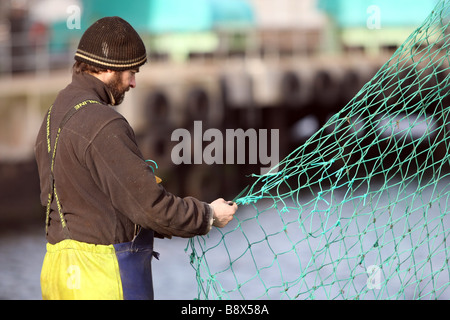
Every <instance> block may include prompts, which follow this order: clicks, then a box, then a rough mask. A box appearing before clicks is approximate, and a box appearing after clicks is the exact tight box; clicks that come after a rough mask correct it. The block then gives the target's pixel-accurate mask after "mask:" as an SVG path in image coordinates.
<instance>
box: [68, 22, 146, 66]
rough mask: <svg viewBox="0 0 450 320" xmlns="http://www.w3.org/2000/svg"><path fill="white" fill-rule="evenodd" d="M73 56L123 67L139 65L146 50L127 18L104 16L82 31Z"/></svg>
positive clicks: (79, 59)
mask: <svg viewBox="0 0 450 320" xmlns="http://www.w3.org/2000/svg"><path fill="white" fill-rule="evenodd" d="M75 60H77V61H81V62H85V63H87V64H90V65H92V66H95V67H98V68H103V69H108V70H114V71H123V70H129V69H134V68H138V67H140V66H142V65H143V64H144V63H145V62H146V61H147V54H146V52H145V46H144V43H143V42H142V39H141V37H140V36H139V34H138V33H137V32H136V30H134V29H133V27H132V26H131V25H130V24H129V23H128V22H126V21H125V20H123V19H122V18H120V17H105V18H102V19H100V20H98V21H97V22H95V23H94V24H93V25H92V26H90V27H89V28H88V29H87V30H86V31H85V32H84V34H83V36H82V37H81V40H80V43H79V45H78V49H77V52H76V53H75Z"/></svg>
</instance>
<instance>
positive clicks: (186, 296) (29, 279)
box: [0, 177, 450, 300]
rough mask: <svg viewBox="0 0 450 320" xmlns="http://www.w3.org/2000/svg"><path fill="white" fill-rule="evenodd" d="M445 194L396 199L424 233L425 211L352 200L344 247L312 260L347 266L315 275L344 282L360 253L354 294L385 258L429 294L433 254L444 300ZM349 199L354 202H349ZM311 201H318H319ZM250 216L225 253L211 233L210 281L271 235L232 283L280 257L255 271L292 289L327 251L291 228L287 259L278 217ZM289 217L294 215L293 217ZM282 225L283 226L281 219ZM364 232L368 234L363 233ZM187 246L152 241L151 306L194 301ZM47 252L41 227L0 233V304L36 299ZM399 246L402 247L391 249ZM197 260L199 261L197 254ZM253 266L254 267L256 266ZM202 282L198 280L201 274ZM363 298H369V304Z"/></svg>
mask: <svg viewBox="0 0 450 320" xmlns="http://www.w3.org/2000/svg"><path fill="white" fill-rule="evenodd" d="M393 183H394V182H393ZM449 188H450V178H448V177H446V178H443V179H441V180H440V181H439V183H437V184H436V185H435V186H433V185H431V187H430V188H427V189H423V190H421V194H420V197H419V195H418V194H417V195H416V196H415V195H414V194H415V192H416V191H417V185H415V184H409V185H408V186H407V187H406V188H405V189H404V190H403V191H402V192H401V193H403V192H404V194H405V195H412V196H411V197H412V198H411V199H412V202H410V203H414V202H417V206H418V207H419V208H420V205H422V204H423V203H425V205H426V206H427V209H426V213H427V220H426V222H427V225H424V226H423V228H421V227H419V226H421V224H422V223H424V220H423V215H424V214H423V210H422V209H419V210H417V211H413V213H414V214H416V216H415V217H414V216H413V215H411V216H410V217H409V218H408V219H404V218H403V213H404V210H406V209H407V208H404V206H405V203H403V204H399V205H397V207H396V210H398V212H397V213H394V212H393V213H392V217H391V218H388V217H386V215H381V213H382V212H381V210H380V209H379V208H383V207H384V208H385V207H386V205H387V203H388V200H389V195H387V194H383V193H382V194H380V196H379V198H374V199H372V200H371V201H373V202H374V204H375V206H374V207H372V209H371V210H372V211H371V212H368V211H365V210H366V208H365V207H364V206H363V205H362V203H363V201H367V202H368V201H369V199H368V198H367V199H363V198H362V197H360V198H355V199H356V201H360V203H359V205H356V206H355V205H354V203H353V202H352V203H346V204H344V205H343V206H342V208H341V209H340V210H341V212H340V214H341V223H342V224H341V227H343V226H345V229H346V232H347V233H346V237H345V239H344V240H343V241H336V242H332V243H330V244H331V246H330V250H329V251H326V252H328V253H327V255H326V256H325V255H320V254H318V255H317V256H316V257H317V258H320V259H323V260H324V261H326V262H330V261H332V260H334V259H336V257H339V256H340V255H341V254H342V250H343V249H345V250H346V251H347V252H348V256H349V257H350V258H351V259H348V260H346V259H344V260H345V263H341V264H339V265H338V266H337V267H336V266H335V268H336V269H335V270H333V265H332V264H331V263H330V264H328V265H324V267H323V269H321V270H320V276H321V277H323V278H324V279H326V278H327V277H329V275H331V274H333V273H334V272H335V273H336V275H337V276H338V277H340V278H345V277H346V276H347V275H348V272H349V270H352V269H353V268H354V265H350V263H353V262H355V261H357V260H358V259H359V258H358V254H359V253H360V250H361V249H364V250H365V251H366V252H367V253H368V254H367V255H366V257H365V265H363V266H362V267H361V270H359V269H358V270H357V271H358V274H359V277H360V279H359V282H355V287H358V288H360V287H361V286H364V285H366V281H367V274H366V270H365V269H364V268H367V267H368V266H370V265H372V264H373V265H377V264H378V262H379V257H382V258H383V260H382V261H383V263H384V267H388V268H393V267H395V266H396V265H397V264H396V261H397V260H396V259H403V258H405V259H407V260H405V261H406V262H405V264H408V265H410V266H411V267H412V269H414V268H416V267H417V268H419V274H420V273H422V275H424V279H425V281H424V282H423V286H428V285H431V284H430V283H429V276H428V275H430V271H432V270H430V269H429V267H423V268H422V269H420V268H421V266H422V262H423V261H425V260H426V258H427V255H429V254H430V253H431V262H432V263H431V265H432V266H433V268H434V269H435V270H434V271H436V268H437V269H439V268H442V269H443V272H441V273H440V274H438V275H436V274H435V276H434V277H435V278H434V279H433V282H435V283H434V287H435V288H436V290H437V291H438V292H441V293H442V294H440V295H439V298H440V299H450V290H449V289H448V288H447V286H448V283H449V282H450V278H449V277H450V275H449V272H448V265H447V262H446V259H447V256H448V252H447V251H448V250H447V248H446V243H447V241H446V238H445V237H446V235H448V226H449V223H450V221H449V220H450V217H447V216H443V217H442V218H440V216H441V214H443V213H445V212H447V211H448V210H449V208H448V205H449V203H450V201H449V198H448V194H450V191H449V190H448V189H449ZM344 196H345V194H344V191H342V192H341V193H339V192H338V191H336V192H335V193H334V195H333V198H326V197H325V196H324V198H323V199H324V200H326V201H327V202H329V203H332V202H333V201H335V203H336V202H337V203H338V202H339V201H341V200H342V199H343V198H344ZM355 196H357V195H356V194H355ZM433 198H438V199H439V200H437V201H436V202H434V203H433V205H432V206H430V207H429V208H428V204H427V202H428V200H431V199H433ZM303 200H304V201H305V202H307V201H309V200H308V199H305V198H304V199H303ZM312 200H313V201H317V199H316V200H314V199H312ZM391 200H392V199H391ZM422 202H423V203H422ZM326 207H327V206H326V205H325V202H323V203H319V202H318V203H317V207H316V209H317V211H316V214H315V215H305V216H302V223H303V227H304V228H306V229H307V228H309V231H310V232H312V234H314V232H319V233H320V230H322V229H321V227H322V225H321V223H323V221H325V220H323V216H322V217H321V216H320V215H321V214H322V215H323V214H324V212H322V211H321V210H323V209H326ZM369 209H370V208H369ZM355 210H358V213H357V214H358V215H359V218H358V220H357V222H358V225H356V224H354V222H355V221H356V220H355V219H349V218H350V217H351V216H352V213H353V212H354V211H355ZM254 214H255V211H254V209H253V208H252V207H250V206H248V207H245V206H244V207H241V208H240V209H239V211H238V215H239V218H240V220H241V221H244V220H245V219H246V218H250V219H249V220H246V221H244V222H243V223H242V225H241V230H242V232H239V230H238V231H237V232H230V233H227V230H230V229H232V228H233V227H235V224H236V220H235V221H234V222H233V223H231V224H230V226H228V227H229V228H228V227H227V228H228V229H224V230H223V233H224V234H225V237H224V238H223V239H225V240H226V245H227V249H225V248H224V247H223V243H225V241H223V242H221V239H222V234H220V233H219V232H218V231H217V230H213V231H212V233H211V234H210V235H209V237H208V238H207V241H208V245H209V246H211V245H214V244H217V243H220V246H217V248H214V250H211V251H209V252H208V253H207V256H206V257H207V260H208V264H209V267H210V268H211V272H213V273H214V272H216V271H218V270H224V269H226V268H228V267H229V265H230V260H229V259H231V260H235V259H236V258H238V257H239V255H240V254H241V253H242V252H244V251H245V250H247V249H248V243H249V242H251V243H257V242H258V241H259V240H260V239H261V236H265V235H266V234H273V236H271V237H270V239H269V242H265V241H264V242H261V243H259V244H258V243H257V244H255V245H252V253H253V257H252V256H251V255H250V254H249V253H248V252H247V253H246V254H245V255H243V256H242V257H240V258H239V259H237V260H236V262H235V263H234V264H233V268H234V270H233V271H234V272H236V274H237V276H238V277H243V279H248V277H251V276H252V274H254V272H255V263H256V264H258V265H260V266H268V265H270V264H271V263H272V261H273V260H272V259H273V252H286V253H285V254H280V255H279V260H278V261H279V262H280V263H281V267H280V268H279V267H278V266H277V265H276V264H274V268H266V269H264V268H263V269H261V268H260V270H261V276H262V277H264V281H265V282H266V285H267V286H275V285H279V284H280V283H282V282H281V279H280V272H279V270H281V271H282V276H283V280H284V281H295V279H297V278H298V272H300V271H299V264H301V265H302V268H304V267H305V266H307V265H308V263H309V262H310V260H309V259H310V257H311V255H312V254H313V251H316V254H317V253H320V250H321V248H323V246H324V244H325V240H324V239H323V237H317V240H313V239H312V238H310V239H309V240H308V241H309V242H308V243H307V242H304V243H302V242H301V241H302V239H304V234H302V233H299V232H298V230H299V229H298V225H297V224H295V223H292V224H289V226H288V227H287V233H286V234H288V235H289V236H290V240H291V241H292V242H294V243H295V242H297V243H298V245H297V250H298V252H300V253H301V254H300V255H299V256H297V255H295V254H293V253H292V254H291V253H290V252H288V251H289V250H287V248H288V247H289V246H291V245H292V243H290V242H287V241H286V237H285V236H284V233H280V234H277V235H275V234H276V233H277V232H279V231H280V230H282V228H283V225H282V224H281V222H280V216H279V215H278V214H277V213H276V211H267V212H265V214H264V216H260V217H259V221H258V223H256V222H255V220H253V219H251V217H252V216H253V215H254ZM294 214H296V213H295V212H294ZM333 214H334V216H333V215H330V216H329V217H328V220H327V225H326V226H325V227H326V229H329V228H331V227H332V226H333V225H334V224H335V222H336V221H335V219H336V212H334V213H333ZM374 215H375V216H376V217H377V221H378V222H377V224H376V225H375V224H372V222H371V220H372V219H373V217H374ZM284 217H285V218H287V216H284ZM319 218H320V219H319ZM386 219H387V220H386ZM391 223H392V227H391V229H392V232H391V231H390V230H389V229H388V230H387V232H386V228H388V227H387V226H389V225H390V224H391ZM260 225H261V226H262V228H261V227H260ZM367 226H368V228H367V229H365V228H366V227H367ZM408 229H411V230H412V232H407V231H408ZM330 230H331V229H330ZM339 230H341V229H340V228H336V231H332V232H331V233H330V234H329V235H330V237H331V236H333V237H336V239H338V238H339V234H338V232H339ZM364 230H372V231H374V232H372V231H371V232H369V233H368V234H367V235H366V236H363V237H360V236H359V234H360V232H361V231H364ZM425 230H429V231H430V234H428V231H427V232H425ZM244 232H245V236H244ZM264 232H265V233H264ZM333 232H335V233H333ZM377 232H378V236H380V235H382V236H383V239H380V240H382V241H381V242H380V244H381V243H383V244H384V247H383V249H382V250H375V251H369V250H368V249H369V248H370V247H371V246H372V245H374V244H375V243H376V242H377V241H378V239H377V237H376V234H377ZM403 234H405V235H406V236H407V237H406V238H405V240H401V239H399V237H400V236H401V235H403ZM428 238H429V239H428ZM330 239H331V238H330ZM328 240H329V239H328ZM428 240H429V241H428ZM187 242H188V241H187V239H182V238H173V239H171V240H169V239H164V240H163V239H155V250H156V251H158V252H159V253H160V254H161V256H160V260H153V261H154V262H153V279H154V291H155V299H158V300H181V299H183V300H192V299H195V298H197V296H198V287H197V279H196V276H195V271H194V269H193V268H192V266H191V265H190V261H189V260H190V259H189V254H190V252H191V249H190V248H188V250H187V252H185V249H186V247H187ZM268 243H269V244H270V250H269V248H268V246H267V244H268ZM45 244H46V241H45V237H44V227H43V225H41V224H39V225H25V226H22V227H20V228H17V227H16V228H12V227H11V228H7V229H5V228H4V227H3V230H1V231H0V270H1V271H2V272H1V273H0V299H23V300H34V299H41V292H40V283H39V277H40V271H41V265H42V261H43V258H44V254H45ZM397 244H399V245H400V246H399V247H395V246H396V245H397ZM413 245H417V246H419V245H420V247H418V248H417V249H416V250H415V251H414V255H413V257H414V259H415V261H412V260H411V258H410V257H409V251H410V247H411V246H413ZM430 246H431V247H430ZM333 248H334V249H333ZM197 249H198V247H197ZM228 250H229V252H230V257H228V256H227V251H228ZM333 250H334V251H333ZM272 251H273V252H272ZM197 252H199V253H201V251H197ZM396 252H397V253H396ZM253 259H254V260H253ZM253 261H255V263H254V262H253ZM405 264H403V265H402V267H404V265H405ZM446 270H447V271H446ZM391 271H392V270H389V272H391ZM202 272H203V271H202ZM407 273H408V272H406V271H402V272H401V273H400V274H399V275H398V276H393V277H392V278H391V279H390V281H389V286H388V288H387V289H386V290H389V292H388V293H389V296H391V295H392V294H393V293H394V294H395V292H396V291H398V290H400V287H401V284H400V282H403V283H404V279H400V278H404V277H406V275H407ZM315 274H316V273H311V277H312V278H311V279H313V278H314V277H315ZM202 276H204V274H203V275H202ZM220 281H221V284H222V285H223V286H224V287H226V289H232V288H234V287H236V279H235V278H234V277H233V273H231V272H228V273H223V274H222V275H221V279H220ZM305 281H310V279H306V280H305ZM311 283H312V282H311ZM254 284H255V288H257V289H258V290H260V289H261V284H260V283H256V281H255V283H254ZM248 287H249V286H248ZM338 289H339V288H338ZM243 290H244V289H243ZM245 290H250V291H247V292H244V293H245V294H246V296H247V294H248V297H255V296H259V295H260V291H259V292H258V293H257V294H255V293H254V292H251V290H252V289H245ZM333 290H334V289H333ZM346 290H347V289H346ZM414 290H417V287H416V286H415V285H414V286H411V287H409V288H407V290H406V291H405V295H404V297H405V299H409V298H412V297H413V296H414V294H415V292H414ZM275 291H276V294H275V295H274V296H273V298H274V299H277V298H279V289H276V290H275ZM275 291H274V292H275ZM349 293H350V292H349ZM352 294H353V293H352ZM329 295H330V296H336V295H339V293H337V294H336V292H332V293H330V294H329ZM386 295H387V293H386V294H385V295H383V296H382V297H384V298H385V297H386ZM350 296H351V295H350ZM271 297H272V296H271ZM401 297H402V296H399V298H400V299H401ZM232 298H234V299H239V298H241V297H240V296H239V295H234V296H232ZM315 298H318V299H326V298H327V295H323V296H320V295H317V296H315ZM366 298H375V297H374V296H371V297H366ZM426 298H427V297H425V299H426Z"/></svg>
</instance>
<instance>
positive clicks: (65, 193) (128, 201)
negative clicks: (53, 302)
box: [35, 17, 237, 299]
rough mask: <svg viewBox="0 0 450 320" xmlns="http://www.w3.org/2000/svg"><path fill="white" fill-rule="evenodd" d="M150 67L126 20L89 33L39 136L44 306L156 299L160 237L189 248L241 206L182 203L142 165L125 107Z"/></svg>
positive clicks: (100, 24) (111, 20) (108, 20)
mask: <svg viewBox="0 0 450 320" xmlns="http://www.w3.org/2000/svg"><path fill="white" fill-rule="evenodd" d="M146 61H147V53H146V50H145V46H144V43H143V41H142V39H141V37H140V36H139V35H138V33H137V32H136V31H135V29H133V27H132V26H131V25H130V24H129V23H128V22H126V21H125V20H123V19H122V18H120V17H105V18H102V19H99V20H98V21H97V22H95V23H94V24H93V25H91V26H90V27H89V28H88V29H87V30H86V31H85V33H84V34H83V36H82V37H81V39H80V42H79V45H78V49H77V51H76V54H75V64H74V66H73V75H72V82H71V83H70V84H69V85H68V86H67V87H66V88H65V89H63V90H62V91H61V92H60V93H59V94H58V96H57V97H56V100H55V101H54V103H53V105H52V106H51V107H50V108H49V111H48V113H47V115H46V116H45V119H44V121H43V123H42V126H41V129H40V131H39V134H38V136H37V140H36V145H35V156H36V161H37V164H38V169H39V176H40V187H41V202H42V204H43V205H44V206H46V207H47V216H46V234H47V241H48V243H47V252H46V255H45V258H44V262H43V266H42V272H41V289H42V296H43V298H44V299H153V285H152V274H151V260H152V257H158V254H157V253H156V252H154V251H153V239H154V237H155V236H156V237H160V238H171V237H173V236H175V237H183V238H189V237H194V236H196V235H205V234H207V233H208V232H209V231H210V230H211V227H212V226H216V227H219V228H221V227H224V226H225V225H227V224H228V223H229V222H230V221H231V220H232V219H233V215H234V213H235V212H236V210H237V205H236V204H235V203H233V202H230V201H225V200H224V199H222V198H219V199H217V200H215V201H213V202H211V203H206V202H203V201H200V200H198V199H196V198H193V197H185V198H180V197H177V196H175V195H173V194H171V193H169V192H168V191H166V190H165V189H164V187H163V186H162V184H161V183H160V182H161V181H160V179H159V178H158V177H157V176H155V173H154V171H153V168H152V167H151V166H150V165H149V164H148V162H146V160H145V159H144V158H143V156H142V154H141V152H140V150H139V148H138V146H137V144H136V139H135V135H134V132H133V130H132V128H131V127H130V125H129V124H128V122H127V121H126V119H125V118H124V117H123V116H122V115H121V114H119V113H118V112H117V111H116V110H114V108H113V107H112V106H116V105H119V104H120V103H121V102H122V101H123V99H124V96H125V93H126V92H127V91H128V90H129V89H130V88H135V87H136V78H135V77H136V73H138V72H139V68H140V67H141V66H142V65H144V63H145V62H146Z"/></svg>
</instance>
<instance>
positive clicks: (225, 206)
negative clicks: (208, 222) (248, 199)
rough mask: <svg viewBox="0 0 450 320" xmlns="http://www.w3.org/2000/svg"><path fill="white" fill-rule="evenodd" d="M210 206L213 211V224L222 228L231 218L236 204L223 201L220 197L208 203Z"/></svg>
mask: <svg viewBox="0 0 450 320" xmlns="http://www.w3.org/2000/svg"><path fill="white" fill-rule="evenodd" d="M210 205H211V208H212V209H213V211H214V215H213V218H214V221H213V226H215V227H219V228H223V227H225V226H226V225H227V224H228V222H230V221H231V220H233V215H234V214H235V212H236V210H237V208H238V206H237V204H236V203H234V202H232V201H225V200H224V199H222V198H219V199H217V200H214V201H213V202H211V203H210Z"/></svg>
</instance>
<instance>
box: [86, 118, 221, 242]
mask: <svg viewBox="0 0 450 320" xmlns="http://www.w3.org/2000/svg"><path fill="white" fill-rule="evenodd" d="M85 162H86V166H87V167H88V168H89V170H90V172H91V175H92V177H93V179H94V181H96V183H97V184H98V186H99V187H100V188H101V189H102V190H103V191H104V192H105V193H106V194H107V195H108V196H109V198H110V199H111V203H112V205H113V206H114V207H115V208H116V209H117V210H118V211H120V212H122V213H123V214H124V215H126V216H127V217H128V218H129V219H130V220H131V221H133V223H135V224H138V225H140V226H142V227H143V228H147V229H152V230H154V231H155V232H156V233H157V234H159V235H160V236H164V237H171V236H178V237H186V238H187V237H193V236H195V235H204V234H206V233H208V232H209V230H210V228H211V221H212V216H213V212H212V208H211V207H210V205H209V204H208V203H205V202H202V201H200V200H198V199H195V198H193V197H186V198H180V197H177V196H175V195H173V194H171V193H169V192H167V191H166V190H165V189H164V187H163V186H162V185H161V184H158V183H157V182H156V179H155V175H154V173H153V171H152V169H151V168H150V167H149V166H148V164H147V163H146V162H145V160H144V159H143V157H142V154H141V152H140V151H139V149H138V146H137V144H136V139H135V136H134V132H133V130H132V129H131V127H130V126H129V124H128V122H127V121H126V120H125V119H123V118H118V119H115V120H112V121H111V122H109V123H108V124H107V125H106V126H104V127H103V128H101V129H100V130H99V132H98V133H97V135H96V136H95V138H94V139H93V141H92V142H91V143H90V145H89V147H88V148H87V149H86V153H85Z"/></svg>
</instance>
